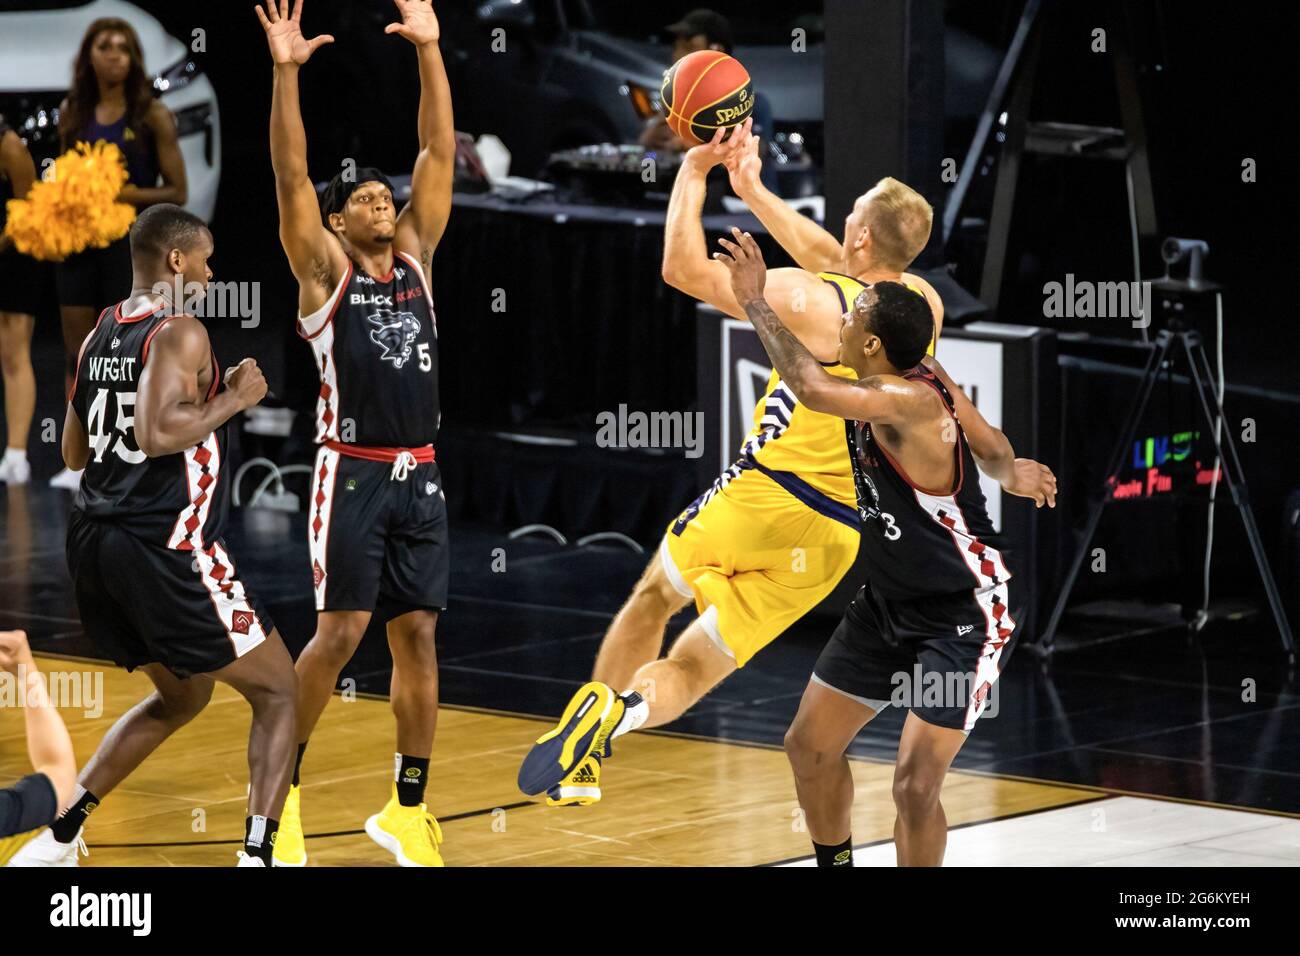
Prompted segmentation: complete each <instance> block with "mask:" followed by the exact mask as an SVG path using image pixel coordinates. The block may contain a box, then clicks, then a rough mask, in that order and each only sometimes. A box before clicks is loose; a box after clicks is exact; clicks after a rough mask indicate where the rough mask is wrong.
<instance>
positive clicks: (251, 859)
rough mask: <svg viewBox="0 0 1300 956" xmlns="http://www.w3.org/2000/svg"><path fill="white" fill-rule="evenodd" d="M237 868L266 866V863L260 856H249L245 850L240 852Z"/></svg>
mask: <svg viewBox="0 0 1300 956" xmlns="http://www.w3.org/2000/svg"><path fill="white" fill-rule="evenodd" d="M235 866H237V867H238V866H266V861H265V860H263V859H262V858H261V857H260V856H249V855H248V854H247V853H245V852H244V851H243V850H240V851H239V862H238V863H236V864H235Z"/></svg>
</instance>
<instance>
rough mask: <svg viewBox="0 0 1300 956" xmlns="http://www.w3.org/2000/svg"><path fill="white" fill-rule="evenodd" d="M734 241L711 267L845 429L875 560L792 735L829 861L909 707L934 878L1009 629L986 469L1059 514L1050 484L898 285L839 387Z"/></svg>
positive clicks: (865, 541)
mask: <svg viewBox="0 0 1300 956" xmlns="http://www.w3.org/2000/svg"><path fill="white" fill-rule="evenodd" d="M732 234H733V236H734V237H735V242H730V241H728V240H726V239H721V240H719V242H720V243H721V245H722V246H723V248H725V249H726V250H727V252H726V253H716V254H715V258H716V259H718V260H719V261H721V262H722V263H723V264H724V265H726V266H727V268H728V269H729V270H730V272H731V283H732V289H733V291H734V292H735V294H736V300H737V301H738V302H739V303H740V305H741V307H742V308H743V309H744V310H745V314H746V315H747V316H748V317H749V319H750V321H751V322H752V323H753V325H754V329H755V331H756V332H757V333H758V335H759V338H760V339H762V341H763V347H764V348H765V349H766V350H767V354H768V356H769V357H770V358H771V359H772V362H773V364H774V365H775V367H776V370H777V372H779V373H780V375H781V379H782V381H784V382H785V383H786V384H787V385H789V386H790V388H791V389H792V390H793V391H794V393H795V395H797V396H798V398H799V401H800V402H802V403H803V404H805V405H807V406H808V407H810V408H814V409H816V410H817V411H821V412H825V413H827V414H831V415H838V416H840V417H841V418H844V419H846V428H845V432H846V438H847V441H848V445H849V453H850V456H851V458H852V462H853V470H854V479H855V481H856V484H857V490H858V511H859V516H860V517H861V519H862V522H863V527H862V548H863V550H864V551H865V553H866V554H867V556H868V559H869V562H870V571H869V577H868V581H867V584H866V586H865V587H863V588H862V589H861V590H860V591H859V592H858V595H857V597H855V598H854V600H853V603H852V604H850V605H849V608H848V610H847V611H846V612H845V615H844V619H843V621H841V623H840V625H839V627H838V628H837V629H836V631H835V633H834V635H833V636H832V637H831V640H830V642H829V643H828V644H827V645H826V649H825V650H824V651H823V652H822V655H821V657H820V658H819V659H818V661H817V665H816V667H815V668H814V670H813V675H812V679H811V681H810V682H809V684H808V687H807V689H806V690H805V691H804V696H803V701H802V702H801V703H800V706H799V713H798V715H797V716H796V717H795V720H794V723H793V724H792V725H791V727H790V730H789V733H788V734H787V735H786V752H787V754H788V755H789V758H790V764H791V767H792V768H793V770H794V776H795V784H796V788H797V790H798V792H799V803H800V805H801V806H802V807H803V810H804V813H805V815H806V822H807V824H808V831H809V834H810V835H811V836H812V839H813V845H814V848H815V850H816V853H817V862H818V865H824V866H845V865H850V866H851V865H852V863H853V850H852V839H851V837H850V834H849V817H850V811H851V810H852V803H853V777H852V775H851V773H850V771H849V765H848V760H847V759H846V758H845V751H846V750H847V749H848V746H849V744H850V743H851V742H852V741H853V738H854V737H855V736H856V735H857V733H858V731H860V730H861V729H862V728H863V726H865V725H866V723H867V722H868V721H869V720H871V719H872V718H873V717H874V716H875V715H876V714H877V713H878V712H879V711H880V710H881V709H882V708H884V707H886V706H889V704H890V703H891V702H898V703H906V704H907V705H908V706H909V710H910V712H909V713H908V715H907V719H906V721H905V723H904V725H903V733H902V737H901V739H900V741H899V745H898V763H897V765H896V767H895V770H894V788H893V791H894V803H895V806H896V808H897V811H898V816H897V820H896V822H895V825H894V840H895V844H896V848H897V853H898V862H899V865H920V866H937V865H939V864H940V863H942V862H943V852H944V847H945V846H946V844H947V837H948V825H947V819H946V818H945V816H944V813H943V806H942V804H941V803H940V802H939V791H940V788H941V787H942V785H943V780H944V776H945V775H946V774H947V772H948V767H949V766H950V765H951V763H952V761H953V758H954V757H956V755H957V751H958V750H960V749H961V746H962V744H963V743H964V742H965V740H966V735H967V734H968V733H969V732H970V730H971V728H972V727H973V726H974V725H975V721H976V720H977V719H978V718H979V716H980V714H981V713H982V712H983V711H984V709H985V707H986V705H987V703H988V694H989V691H990V690H991V688H992V686H993V684H994V682H995V681H997V679H998V675H999V674H1000V673H1001V671H1002V669H1003V667H1005V666H1006V662H1007V658H1008V657H1009V656H1010V652H1011V641H1012V634H1013V632H1014V630H1015V622H1014V621H1013V620H1012V618H1011V614H1010V611H1009V607H1010V605H1011V603H1012V599H1011V596H1010V592H1009V589H1008V582H1009V581H1010V580H1011V573H1010V572H1009V571H1008V570H1007V566H1006V562H1005V561H1004V559H1003V556H1002V554H1001V553H1000V552H999V551H998V550H997V548H996V547H994V545H993V526H992V522H990V520H989V517H988V513H987V511H986V509H985V501H984V495H983V494H982V492H981V491H980V486H979V482H978V481H977V480H976V475H975V468H976V465H978V466H979V468H980V469H982V470H983V471H984V472H985V474H988V475H989V476H991V477H993V478H995V479H997V480H998V481H999V482H1000V483H1001V485H1002V489H1003V490H1004V491H1006V492H1007V493H1008V494H1012V495H1020V496H1022V497H1026V498H1033V499H1034V501H1035V503H1036V504H1037V506H1038V507H1042V506H1043V505H1044V504H1047V505H1049V506H1051V507H1055V505H1056V477H1055V476H1054V475H1053V474H1052V472H1051V471H1050V469H1048V468H1047V467H1046V466H1044V465H1041V464H1039V463H1038V462H1035V461H1029V460H1028V459H1023V458H1016V457H1015V452H1013V451H1012V448H1011V443H1010V442H1008V441H1007V438H1006V436H1005V435H1003V434H1002V432H1000V431H998V430H997V429H996V428H994V427H993V426H991V425H990V424H989V423H988V422H986V421H985V420H984V418H983V416H981V415H980V413H979V410H978V409H976V408H975V406H974V405H972V404H971V402H970V401H969V399H967V398H966V396H965V395H964V394H963V393H962V391H961V389H959V388H958V387H957V386H956V385H955V384H954V383H953V381H952V379H950V378H949V377H948V374H947V372H945V371H944V370H943V368H942V366H940V365H939V363H938V362H937V361H935V360H934V359H931V358H927V357H926V354H925V353H926V346H927V345H928V344H929V342H930V337H931V334H932V326H933V322H934V319H933V316H932V315H931V313H930V307H929V305H928V304H927V303H926V301H925V299H924V298H922V297H921V296H920V295H918V294H917V293H915V292H913V291H912V290H910V289H908V288H907V287H906V286H904V285H902V284H900V283H897V282H877V283H875V284H873V285H872V286H870V287H869V288H867V289H866V290H864V291H863V292H861V293H860V294H859V295H858V297H857V299H856V301H855V302H854V303H853V307H852V308H851V309H850V311H849V312H847V313H846V314H845V316H844V324H843V326H842V328H841V332H840V352H839V360H840V361H841V362H843V363H844V364H845V365H849V366H851V367H852V368H853V370H854V371H855V372H857V373H858V375H859V381H857V382H850V381H847V380H845V379H842V378H836V377H835V376H833V375H829V374H827V372H826V370H825V369H824V368H822V366H821V363H819V362H818V361H817V359H816V358H814V357H813V355H812V354H811V353H809V351H808V350H807V349H806V348H805V347H804V346H803V345H802V344H801V343H800V342H799V340H798V339H797V338H796V337H795V336H794V335H793V334H792V333H791V332H790V331H789V330H788V329H787V328H786V327H785V326H784V325H782V324H781V320H780V319H779V318H778V317H777V315H776V313H775V312H774V311H772V308H771V307H770V306H769V305H768V304H767V302H766V301H765V300H764V298H763V287H764V285H765V282H766V274H767V270H766V267H765V266H764V263H763V257H762V253H761V252H760V251H759V248H758V245H757V243H755V242H754V240H753V238H752V237H751V236H750V235H749V234H748V233H741V232H740V231H739V230H738V229H733V230H732ZM727 253H730V255H728V254H727ZM900 691H904V692H906V693H903V694H901V695H900V693H899V692H900ZM900 698H901V699H900Z"/></svg>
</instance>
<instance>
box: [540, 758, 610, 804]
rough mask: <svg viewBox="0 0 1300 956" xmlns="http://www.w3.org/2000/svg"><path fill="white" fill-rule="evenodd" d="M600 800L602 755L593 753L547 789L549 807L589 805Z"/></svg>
mask: <svg viewBox="0 0 1300 956" xmlns="http://www.w3.org/2000/svg"><path fill="white" fill-rule="evenodd" d="M599 802H600V755H599V754H592V755H591V756H590V757H588V758H587V759H586V760H584V761H583V762H582V763H580V764H578V767H577V769H576V770H574V771H573V773H571V774H569V775H568V776H567V777H565V778H564V779H563V780H561V781H560V782H559V783H557V784H556V785H555V786H553V787H551V789H550V790H547V791H546V805H547V806H548V807H589V806H591V805H592V804H593V803H599Z"/></svg>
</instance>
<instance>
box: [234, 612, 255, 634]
mask: <svg viewBox="0 0 1300 956" xmlns="http://www.w3.org/2000/svg"><path fill="white" fill-rule="evenodd" d="M252 626H253V612H252V611H236V612H235V613H234V614H233V615H231V619H230V629H231V630H232V631H233V632H235V633H236V634H247V633H248V632H249V630H250V629H251V628H252Z"/></svg>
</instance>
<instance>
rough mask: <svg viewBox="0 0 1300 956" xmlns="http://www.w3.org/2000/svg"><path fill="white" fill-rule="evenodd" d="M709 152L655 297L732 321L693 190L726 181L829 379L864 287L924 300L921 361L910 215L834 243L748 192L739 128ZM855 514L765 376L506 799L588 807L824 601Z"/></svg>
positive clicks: (895, 185) (745, 133)
mask: <svg viewBox="0 0 1300 956" xmlns="http://www.w3.org/2000/svg"><path fill="white" fill-rule="evenodd" d="M722 136H723V131H719V132H718V133H717V134H715V136H714V139H713V141H712V142H710V143H707V144H705V145H703V146H697V147H695V148H694V149H691V150H689V151H688V152H687V153H686V154H685V157H684V159H683V163H682V166H681V169H680V171H679V172H678V174H677V178H676V181H675V182H674V185H673V192H672V198H671V200H670V202H669V206H668V221H667V224H666V236H665V245H664V261H663V276H664V280H665V281H666V282H667V283H668V284H669V285H671V286H673V287H675V288H677V289H680V290H681V291H683V292H685V293H687V294H688V295H691V296H694V297H695V298H697V299H700V300H701V301H703V302H707V303H709V304H710V305H713V306H715V307H716V308H718V309H720V310H721V311H723V312H725V313H727V314H728V315H731V316H734V317H736V318H740V319H743V318H745V312H744V310H743V309H742V308H741V307H740V304H739V303H738V302H737V301H736V297H735V295H734V294H733V293H732V290H731V282H730V277H729V276H728V273H727V270H726V268H725V267H724V266H723V265H722V264H721V263H718V262H715V261H713V260H711V259H710V258H709V254H708V250H707V248H706V244H705V238H704V230H703V227H702V225H701V221H700V211H701V207H702V205H703V202H704V193H705V177H706V175H707V173H708V171H709V170H710V169H711V168H712V167H713V166H716V165H718V164H724V163H725V164H726V165H727V168H728V172H729V174H730V176H731V181H732V185H733V188H734V189H735V190H736V192H737V194H738V195H740V196H741V198H743V199H745V200H746V201H747V202H748V203H749V204H750V207H751V208H752V209H753V210H754V211H755V213H756V214H757V215H758V216H759V218H760V219H761V220H762V222H763V224H764V225H765V226H766V227H767V228H768V230H769V231H770V232H771V234H772V235H773V236H774V237H775V238H776V239H777V240H778V241H779V242H780V243H781V244H782V245H783V246H784V247H785V249H786V250H787V251H788V252H789V253H790V254H791V256H793V257H794V259H795V261H796V262H798V263H799V266H800V268H791V269H774V270H772V273H771V275H770V277H769V280H768V282H769V299H770V300H771V302H772V303H773V307H774V308H775V309H777V310H778V312H779V313H780V315H781V317H782V319H783V320H784V321H785V322H787V323H788V325H789V326H790V328H791V330H792V331H793V332H794V333H795V334H796V335H797V336H799V338H800V340H801V341H802V342H803V343H804V344H805V345H806V346H807V348H808V350H809V351H810V352H811V353H812V354H813V355H815V356H816V357H817V358H818V359H819V360H820V361H821V362H822V363H823V364H824V365H825V367H826V369H827V371H828V372H829V373H830V374H832V375H836V376H839V377H842V378H852V377H853V376H854V372H853V370H852V369H851V368H848V367H847V366H844V365H840V364H839V362H838V359H837V353H838V348H839V329H840V326H841V319H842V316H843V315H844V313H845V312H847V311H848V310H849V307H850V305H851V303H852V302H853V300H854V299H855V298H856V297H857V295H858V294H859V293H860V292H862V290H864V289H866V288H867V287H868V286H870V285H871V284H872V283H874V282H881V281H895V282H897V281H902V282H906V283H907V284H908V285H909V286H910V287H911V288H913V289H914V290H915V291H917V292H918V293H920V294H921V295H922V296H924V297H925V300H926V301H927V302H928V303H929V304H930V307H931V309H932V311H933V314H934V317H935V318H934V326H933V335H932V336H931V340H932V344H931V348H933V340H934V339H937V338H938V335H939V331H940V328H941V326H942V318H943V303H942V302H941V301H940V300H939V296H938V294H937V293H935V291H934V289H933V288H931V286H930V285H929V284H928V283H927V282H925V280H923V279H921V278H920V277H918V276H914V275H910V274H906V273H904V272H903V271H902V270H903V269H905V268H907V266H908V265H909V264H910V263H911V261H912V260H913V259H914V258H915V257H916V256H917V255H918V254H919V253H920V252H921V250H922V249H923V248H924V247H925V244H926V242H927V241H928V240H929V236H930V226H931V221H932V218H933V217H932V212H931V209H930V206H929V204H928V203H927V202H926V201H925V199H924V198H922V197H921V196H920V195H919V194H918V193H916V192H915V191H914V190H912V189H909V188H908V187H907V186H905V185H904V184H902V183H900V182H898V181H897V180H893V179H886V180H882V181H881V182H880V183H878V184H877V185H876V186H874V187H873V188H872V189H870V190H869V191H868V192H866V193H864V194H863V195H862V196H860V197H859V198H858V200H857V202H856V203H854V206H853V211H852V212H851V213H850V214H849V216H848V218H847V219H846V220H845V223H844V233H843V238H842V239H840V240H837V239H835V238H834V237H833V236H831V235H830V233H828V232H826V231H825V230H823V229H822V228H821V227H819V226H817V225H816V224H814V223H812V222H811V221H809V220H808V219H806V218H805V217H804V216H802V215H800V214H799V213H798V212H796V211H795V210H794V209H791V208H790V207H789V206H787V205H786V204H785V203H783V202H781V200H779V199H777V198H776V197H775V196H773V195H772V194H771V193H770V192H768V191H767V190H766V189H765V188H764V187H763V186H762V184H761V182H760V179H759V174H760V172H761V162H760V160H759V157H758V140H757V139H756V138H755V137H754V136H753V134H752V131H751V128H750V123H749V121H746V123H745V124H744V126H742V127H741V128H739V129H738V130H737V131H736V133H735V134H734V135H733V136H731V138H730V139H728V141H727V142H726V143H723V142H722ZM855 501H856V499H855V493H854V486H853V472H852V468H851V466H850V464H849V456H848V453H847V451H846V448H845V443H844V423H843V422H842V421H840V420H839V419H838V418H836V417H835V416H833V415H826V414H823V413H821V412H818V411H816V410H814V409H811V408H808V407H806V406H804V405H802V404H801V403H800V402H799V401H798V399H797V397H796V396H795V395H794V394H793V393H792V392H791V390H790V388H789V387H788V385H787V384H786V383H784V382H783V381H782V380H781V377H780V376H779V375H778V374H776V373H775V372H774V373H773V374H772V376H771V378H770V379H769V381H768V385H767V389H766V391H765V392H764V394H763V396H762V398H761V399H759V402H758V405H757V407H756V408H755V410H754V427H753V430H752V431H751V432H750V433H749V435H748V436H747V437H746V438H745V440H744V443H743V444H742V446H741V448H740V454H739V456H738V458H737V460H736V462H735V464H733V465H732V466H731V467H729V468H728V469H727V470H726V471H725V472H723V473H722V475H721V476H719V477H718V479H717V480H716V481H714V483H713V484H712V486H710V487H709V488H708V489H706V490H705V491H704V493H703V494H701V495H700V496H699V497H698V498H696V499H695V501H693V502H692V503H691V504H690V505H689V506H687V508H686V509H685V510H684V511H683V512H682V513H681V514H680V515H678V517H677V518H676V519H674V521H673V522H672V523H671V524H670V525H669V526H668V529H667V531H666V533H665V534H664V537H663V541H662V543H661V544H660V547H659V550H658V553H657V554H656V556H655V558H654V559H653V560H652V561H651V562H650V564H649V566H648V567H647V568H646V570H645V573H644V574H643V575H642V577H641V580H640V581H639V582H637V585H636V587H635V589H634V590H633V592H632V595H631V597H629V599H628V601H627V603H626V604H624V606H623V608H622V610H620V611H619V613H618V615H617V617H615V619H614V622H613V624H612V625H611V626H610V628H609V630H608V632H607V633H606V635H605V639H604V642H603V644H602V645H601V648H600V653H599V655H598V657H597V659H596V666H595V670H594V673H593V675H592V677H593V679H592V681H591V682H590V683H588V684H586V685H585V686H583V687H582V688H581V689H580V690H579V691H578V692H577V693H576V694H575V695H574V696H573V698H572V699H571V700H570V701H569V705H568V706H567V707H566V708H565V710H564V713H563V715H562V716H561V718H560V721H559V723H558V724H557V725H556V727H555V728H554V729H553V730H551V731H549V732H548V733H547V734H545V735H543V736H542V737H541V738H540V739H539V740H538V741H537V743H536V744H535V745H534V747H533V748H532V750H531V751H530V753H529V754H528V756H527V757H526V758H525V760H524V764H523V766H522V767H521V768H520V772H519V786H520V789H521V790H523V791H524V792H525V793H530V794H531V793H540V792H542V791H546V792H547V794H548V802H549V803H551V804H552V805H565V804H590V803H594V802H595V801H597V800H599V799H600V796H601V790H600V772H601V766H602V765H601V761H602V759H603V758H604V757H606V756H608V755H609V753H610V746H609V741H610V739H612V738H613V737H617V736H619V735H621V734H623V733H626V732H627V731H630V730H635V729H637V728H638V727H656V726H659V725H661V724H666V723H668V722H670V721H672V720H675V719H676V718H678V717H679V716H681V715H682V714H683V713H685V711H686V710H687V709H688V708H689V707H691V706H692V705H693V704H694V703H695V702H696V701H698V700H700V698H702V697H703V696H704V695H705V694H707V693H708V692H709V691H710V690H711V689H712V688H714V687H715V686H717V684H718V683H719V682H720V681H722V680H724V679H725V678H726V677H727V676H728V675H730V674H731V673H733V672H734V671H735V670H737V669H738V668H741V667H744V666H745V664H746V663H748V662H749V660H750V659H751V658H752V657H753V656H754V655H755V654H756V653H758V652H759V651H760V650H762V649H763V648H764V647H766V646H767V645H768V644H769V643H771V642H772V641H773V640H775V639H776V638H777V637H778V636H779V635H780V634H781V633H782V632H784V631H785V630H786V629H787V628H788V627H789V626H790V625H791V624H793V623H794V622H795V621H797V620H798V619H799V618H801V617H802V616H803V615H804V614H806V613H807V612H808V611H809V610H811V609H812V608H813V607H815V606H816V605H817V604H819V603H820V602H821V601H822V600H823V599H824V598H825V597H826V596H827V595H829V594H830V593H831V591H832V590H833V589H834V588H835V585H836V584H837V583H838V582H839V580H840V579H841V578H842V577H843V576H844V575H845V573H846V572H847V571H848V569H849V568H850V567H851V566H852V565H853V562H854V559H855V558H856V556H857V553H858V539H859V534H860V529H859V521H858V515H857V510H856V504H855ZM691 602H694V604H695V607H696V610H697V611H698V612H699V616H698V617H697V618H696V619H695V620H694V621H692V622H691V624H690V625H688V626H687V628H686V629H685V631H683V632H682V634H681V636H680V637H679V638H678V639H677V641H676V642H675V643H674V644H673V646H672V649H671V650H670V651H669V653H668V656H667V657H665V658H663V659H662V660H661V659H659V655H660V651H661V649H662V645H663V640H664V629H665V627H666V626H667V623H668V620H669V618H671V617H672V616H673V614H675V613H676V612H677V611H679V610H680V609H681V608H683V607H685V606H686V605H687V604H689V603H691ZM650 688H653V694H651V693H648V692H647V693H644V694H643V693H641V692H643V691H648V689H650Z"/></svg>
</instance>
